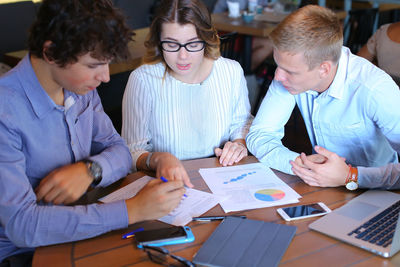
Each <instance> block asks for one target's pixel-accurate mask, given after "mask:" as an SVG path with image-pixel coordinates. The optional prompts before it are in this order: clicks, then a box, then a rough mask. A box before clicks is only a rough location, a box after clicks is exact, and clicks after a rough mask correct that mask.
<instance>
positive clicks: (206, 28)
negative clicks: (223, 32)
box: [143, 0, 220, 65]
mask: <svg viewBox="0 0 400 267" xmlns="http://www.w3.org/2000/svg"><path fill="white" fill-rule="evenodd" d="M163 23H178V24H181V25H185V24H193V25H194V27H195V28H196V33H197V36H198V37H199V38H200V39H201V40H203V41H205V42H206V45H205V49H204V56H205V57H207V58H211V59H217V58H218V57H219V56H220V51H219V45H220V41H219V37H218V34H217V30H216V29H215V28H214V26H213V25H212V24H211V15H210V12H209V11H208V9H207V7H206V6H205V5H204V3H203V2H202V1H201V0H163V1H162V2H161V3H160V5H159V6H158V8H157V11H156V13H155V18H154V20H153V22H152V24H151V26H150V32H149V35H148V36H147V39H146V42H145V47H146V48H147V52H146V55H145V57H144V59H143V62H144V63H147V64H155V63H158V62H163V63H165V60H164V57H163V53H162V51H161V49H160V41H161V40H160V34H161V29H162V25H163ZM165 65H167V64H165Z"/></svg>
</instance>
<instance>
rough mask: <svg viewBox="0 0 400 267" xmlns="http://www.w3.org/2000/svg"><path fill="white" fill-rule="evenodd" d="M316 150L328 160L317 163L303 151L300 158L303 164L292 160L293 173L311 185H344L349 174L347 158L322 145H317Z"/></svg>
mask: <svg viewBox="0 0 400 267" xmlns="http://www.w3.org/2000/svg"><path fill="white" fill-rule="evenodd" d="M315 151H316V152H317V153H318V155H320V156H323V157H325V158H326V161H325V162H323V163H315V162H313V161H311V160H309V158H308V157H307V156H306V155H305V154H304V153H302V154H301V155H300V158H301V161H302V164H303V165H300V164H298V163H297V162H296V161H291V162H290V164H292V170H293V173H294V174H296V175H297V176H299V177H300V178H301V179H303V180H304V182H305V183H307V184H308V185H311V186H321V187H334V186H341V185H344V183H345V180H346V177H347V175H348V174H349V166H347V164H346V162H345V159H344V158H342V157H340V156H338V155H337V154H336V153H333V152H330V151H329V150H327V149H325V148H322V147H320V146H315Z"/></svg>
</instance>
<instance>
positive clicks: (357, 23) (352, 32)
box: [344, 8, 379, 54]
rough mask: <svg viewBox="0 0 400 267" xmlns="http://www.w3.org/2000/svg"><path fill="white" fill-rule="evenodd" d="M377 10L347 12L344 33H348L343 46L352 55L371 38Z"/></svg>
mask: <svg viewBox="0 0 400 267" xmlns="http://www.w3.org/2000/svg"><path fill="white" fill-rule="evenodd" d="M378 10H379V9H378V8H365V9H353V10H350V11H349V19H348V21H347V23H346V25H345V26H344V32H345V33H347V32H348V38H347V41H346V42H345V46H347V47H348V48H350V50H351V52H352V53H354V54H355V53H357V52H358V50H360V48H361V47H362V46H363V45H364V44H366V43H367V41H368V39H369V38H370V37H371V36H372V34H373V32H374V24H375V20H376V16H377V14H378Z"/></svg>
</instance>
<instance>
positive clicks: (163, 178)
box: [160, 176, 187, 197]
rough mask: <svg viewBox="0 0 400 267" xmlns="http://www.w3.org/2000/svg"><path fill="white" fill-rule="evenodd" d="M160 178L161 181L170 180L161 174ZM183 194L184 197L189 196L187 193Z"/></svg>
mask: <svg viewBox="0 0 400 267" xmlns="http://www.w3.org/2000/svg"><path fill="white" fill-rule="evenodd" d="M160 179H161V181H163V182H164V183H166V182H168V180H167V179H165V177H163V176H161V177H160ZM183 196H184V197H187V195H186V194H183Z"/></svg>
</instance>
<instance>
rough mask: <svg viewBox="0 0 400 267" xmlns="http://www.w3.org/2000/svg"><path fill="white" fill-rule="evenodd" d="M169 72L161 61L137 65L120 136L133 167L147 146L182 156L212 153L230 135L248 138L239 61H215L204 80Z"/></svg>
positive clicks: (247, 113)
mask: <svg viewBox="0 0 400 267" xmlns="http://www.w3.org/2000/svg"><path fill="white" fill-rule="evenodd" d="M164 73H165V66H164V64H163V63H158V64H154V65H143V66H141V67H139V68H137V69H136V70H134V71H133V72H132V73H131V75H130V77H129V80H128V83H127V85H126V89H125V93H124V98H123V101H122V118H123V122H122V137H123V138H124V139H125V140H126V142H127V144H128V146H129V149H130V151H131V154H132V157H133V169H134V170H135V169H136V161H137V159H138V158H139V157H140V155H141V154H143V153H145V152H147V151H156V152H169V153H171V154H173V155H175V156H176V157H177V158H178V159H180V160H186V159H194V158H203V157H209V156H212V155H214V149H215V148H216V147H221V146H222V145H223V144H224V143H225V142H227V141H229V140H231V141H232V140H235V139H240V138H243V139H244V138H245V137H246V134H247V132H248V129H249V127H250V124H251V121H252V119H253V117H252V115H251V114H250V104H249V99H248V90H247V85H246V80H245V78H244V74H243V70H242V68H241V66H240V65H239V63H238V62H236V61H233V60H230V59H226V58H222V57H220V58H219V59H217V60H215V61H214V66H213V69H212V71H211V73H210V75H209V76H208V77H207V79H206V80H204V81H203V82H202V83H200V84H187V83H184V82H181V81H179V80H177V79H175V78H174V77H173V76H171V75H169V74H168V73H166V75H165V78H164Z"/></svg>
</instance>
